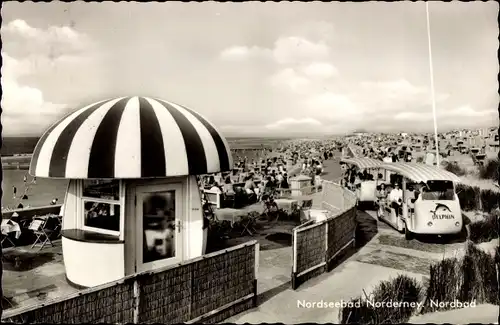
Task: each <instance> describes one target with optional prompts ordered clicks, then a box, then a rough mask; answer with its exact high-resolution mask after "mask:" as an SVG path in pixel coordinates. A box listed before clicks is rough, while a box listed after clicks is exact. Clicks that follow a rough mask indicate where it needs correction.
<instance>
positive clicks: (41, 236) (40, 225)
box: [28, 217, 54, 250]
mask: <svg viewBox="0 0 500 325" xmlns="http://www.w3.org/2000/svg"><path fill="white" fill-rule="evenodd" d="M50 219H51V218H43V219H42V218H36V217H35V218H33V221H32V222H31V223H30V225H29V227H28V229H29V230H32V231H33V233H34V234H35V236H36V239H35V242H34V243H33V245H31V248H33V247H35V246H36V245H37V244H38V243H40V244H41V246H40V250H42V248H44V247H45V245H46V244H47V243H49V244H50V245H51V246H52V247H54V244H53V243H52V241H51V240H50V235H51V234H52V233H53V232H54V230H53V229H50V228H48V227H47V226H48V224H49V220H50Z"/></svg>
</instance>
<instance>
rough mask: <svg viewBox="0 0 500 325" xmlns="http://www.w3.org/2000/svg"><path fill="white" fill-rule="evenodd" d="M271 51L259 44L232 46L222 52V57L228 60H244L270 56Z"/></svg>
mask: <svg viewBox="0 0 500 325" xmlns="http://www.w3.org/2000/svg"><path fill="white" fill-rule="evenodd" d="M269 54H270V51H269V50H267V49H264V48H260V47H257V46H252V47H248V46H231V47H228V48H226V49H224V50H223V51H222V52H221V53H220V58H221V59H222V60H226V61H242V60H247V59H252V58H258V57H267V56H269Z"/></svg>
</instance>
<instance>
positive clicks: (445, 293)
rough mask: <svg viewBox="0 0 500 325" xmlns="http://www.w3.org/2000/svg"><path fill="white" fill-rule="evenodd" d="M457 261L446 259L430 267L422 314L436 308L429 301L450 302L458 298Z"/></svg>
mask: <svg viewBox="0 0 500 325" xmlns="http://www.w3.org/2000/svg"><path fill="white" fill-rule="evenodd" d="M458 269H459V261H458V260H457V259H456V258H447V259H444V260H442V261H441V262H439V263H436V264H432V265H431V266H430V277H429V286H428V288H427V301H426V304H425V305H424V308H423V309H422V313H428V312H433V311H435V310H437V308H436V307H435V306H433V305H431V304H430V303H429V301H431V300H432V301H452V300H453V299H454V298H455V297H457V296H458V294H459V290H460V286H461V279H460V276H459V272H458Z"/></svg>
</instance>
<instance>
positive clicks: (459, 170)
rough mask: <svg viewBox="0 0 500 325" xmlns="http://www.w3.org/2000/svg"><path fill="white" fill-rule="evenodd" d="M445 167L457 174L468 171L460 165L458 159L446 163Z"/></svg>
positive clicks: (460, 174)
mask: <svg viewBox="0 0 500 325" xmlns="http://www.w3.org/2000/svg"><path fill="white" fill-rule="evenodd" d="M444 169H445V170H447V171H449V172H450V173H453V174H455V175H457V176H463V175H465V174H467V171H466V170H465V169H464V168H462V167H460V165H459V164H458V163H457V162H456V161H451V162H448V163H446V165H445V166H444Z"/></svg>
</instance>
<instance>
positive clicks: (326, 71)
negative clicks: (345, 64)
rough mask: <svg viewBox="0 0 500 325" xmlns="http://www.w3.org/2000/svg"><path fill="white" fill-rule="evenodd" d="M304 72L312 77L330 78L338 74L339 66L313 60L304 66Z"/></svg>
mask: <svg viewBox="0 0 500 325" xmlns="http://www.w3.org/2000/svg"><path fill="white" fill-rule="evenodd" d="M302 71H303V73H304V74H305V75H306V76H308V77H311V78H320V79H328V78H331V77H333V76H336V75H338V70H337V68H336V67H335V66H334V65H333V64H331V63H327V62H312V63H310V64H308V65H306V66H305V67H303V68H302Z"/></svg>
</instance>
